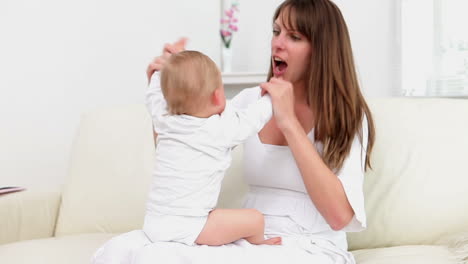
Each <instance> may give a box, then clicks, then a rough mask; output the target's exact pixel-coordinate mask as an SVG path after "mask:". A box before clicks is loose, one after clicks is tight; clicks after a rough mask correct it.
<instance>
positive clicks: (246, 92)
mask: <svg viewBox="0 0 468 264" xmlns="http://www.w3.org/2000/svg"><path fill="white" fill-rule="evenodd" d="M261 91H262V90H261V89H260V87H259V86H256V87H252V88H245V89H243V90H241V91H240V92H239V93H238V94H237V95H235V96H234V97H233V98H232V99H231V100H230V104H231V105H232V106H234V107H237V108H244V107H247V106H248V105H249V104H251V103H253V102H255V101H257V100H258V99H259V98H260V97H261Z"/></svg>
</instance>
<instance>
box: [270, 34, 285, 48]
mask: <svg viewBox="0 0 468 264" xmlns="http://www.w3.org/2000/svg"><path fill="white" fill-rule="evenodd" d="M271 48H272V49H273V50H282V49H284V37H283V36H282V35H278V36H273V37H272V39H271Z"/></svg>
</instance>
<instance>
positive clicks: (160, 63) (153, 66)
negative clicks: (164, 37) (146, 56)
mask: <svg viewBox="0 0 468 264" xmlns="http://www.w3.org/2000/svg"><path fill="white" fill-rule="evenodd" d="M186 44H187V38H181V39H179V40H178V41H176V42H174V43H172V44H166V45H164V48H163V52H162V55H161V56H158V57H156V58H154V59H153V61H152V62H151V63H150V64H149V65H148V68H147V69H146V76H147V77H148V82H149V81H150V80H151V76H152V75H153V73H154V72H155V71H161V70H162V68H163V67H164V65H165V64H166V61H167V60H168V59H169V57H170V56H171V55H172V54H174V53H178V52H181V51H184V50H185V45H186Z"/></svg>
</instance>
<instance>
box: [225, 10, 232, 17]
mask: <svg viewBox="0 0 468 264" xmlns="http://www.w3.org/2000/svg"><path fill="white" fill-rule="evenodd" d="M224 13H225V14H226V16H228V17H229V18H231V17H232V15H233V14H234V11H233V10H232V9H229V10H226V11H224Z"/></svg>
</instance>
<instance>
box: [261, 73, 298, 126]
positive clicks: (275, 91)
mask: <svg viewBox="0 0 468 264" xmlns="http://www.w3.org/2000/svg"><path fill="white" fill-rule="evenodd" d="M260 87H261V88H262V90H263V91H262V94H265V93H268V94H270V96H271V101H272V103H273V115H274V117H275V120H276V124H277V126H278V128H279V129H280V130H281V131H282V132H283V133H284V132H285V129H289V128H292V127H293V126H294V125H298V124H299V121H298V120H297V117H296V114H295V112H294V92H293V86H292V84H291V83H290V82H288V81H285V80H282V79H278V78H274V77H273V78H271V79H270V81H269V82H266V83H262V84H260Z"/></svg>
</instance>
